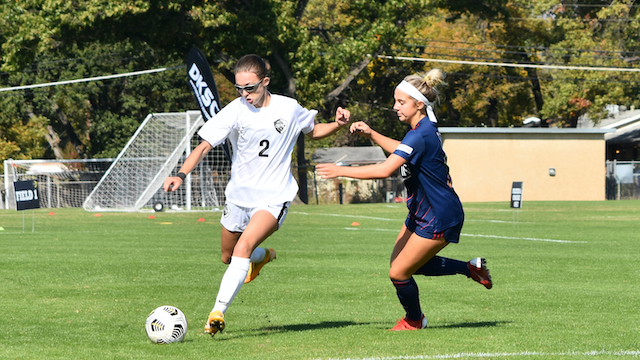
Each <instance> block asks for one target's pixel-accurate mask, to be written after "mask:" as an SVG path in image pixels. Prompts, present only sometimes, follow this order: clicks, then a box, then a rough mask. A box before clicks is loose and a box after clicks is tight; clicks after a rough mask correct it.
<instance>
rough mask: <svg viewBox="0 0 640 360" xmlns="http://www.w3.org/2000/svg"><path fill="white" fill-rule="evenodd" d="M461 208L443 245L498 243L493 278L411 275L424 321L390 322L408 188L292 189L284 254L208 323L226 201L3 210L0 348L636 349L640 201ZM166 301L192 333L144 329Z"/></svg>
mask: <svg viewBox="0 0 640 360" xmlns="http://www.w3.org/2000/svg"><path fill="white" fill-rule="evenodd" d="M51 211H52V212H54V214H53V215H50V214H49V212H51ZM465 212H466V222H465V226H464V228H463V230H462V232H463V236H462V238H461V241H460V244H457V245H450V246H448V247H447V248H446V249H445V250H444V251H443V252H442V253H441V255H443V256H448V257H453V258H459V259H464V260H468V259H471V258H473V257H475V256H484V257H486V258H487V260H488V266H489V268H490V269H491V273H492V276H493V278H494V288H493V289H492V290H486V289H484V287H482V286H481V285H479V284H477V283H475V282H473V281H472V280H469V279H467V278H465V277H464V276H460V275H458V276H453V277H452V276H447V277H435V278H426V277H420V276H418V277H416V281H417V282H418V285H419V286H420V290H421V294H420V295H421V299H422V306H423V311H424V312H425V314H426V315H427V317H428V319H429V328H428V329H425V330H422V331H413V332H389V331H386V330H387V329H389V328H390V327H392V326H393V325H394V324H395V320H396V319H398V318H400V317H401V316H402V315H403V311H402V308H401V307H400V305H399V304H398V301H397V298H396V295H395V290H394V288H393V286H392V285H391V283H390V281H389V279H388V259H389V254H390V252H391V247H392V245H393V241H394V239H395V236H396V234H397V231H398V229H399V227H400V226H401V224H402V221H403V219H404V216H405V215H406V208H405V207H404V204H360V205H321V206H304V205H294V206H292V207H291V210H290V212H289V215H288V218H287V221H286V222H285V225H284V227H283V228H282V229H281V230H280V231H278V232H276V233H275V234H274V235H273V236H272V237H271V238H269V239H268V240H267V242H265V244H264V245H265V246H269V247H273V248H275V249H276V250H277V251H278V259H277V260H276V261H274V262H273V263H271V264H269V265H267V266H266V267H265V268H264V269H263V271H262V272H261V275H260V277H258V279H256V280H255V281H254V282H252V283H250V284H246V285H245V286H244V287H243V288H242V290H241V292H240V294H239V295H238V297H237V298H236V299H235V301H234V303H233V304H232V306H231V307H230V309H229V311H228V312H227V317H226V318H227V329H226V330H225V332H224V333H221V334H218V335H216V337H215V338H213V339H212V338H210V337H209V336H208V335H205V334H203V331H202V329H203V326H204V321H205V320H206V316H207V315H208V313H209V311H210V309H211V307H212V306H213V302H214V300H215V295H216V292H217V289H218V285H219V282H220V278H221V276H222V274H223V272H224V270H225V265H223V264H222V263H221V262H220V250H219V232H220V224H219V217H220V213H175V212H174V213H168V212H164V213H156V214H153V215H154V216H155V218H153V219H150V218H149V216H150V215H151V214H150V213H102V214H101V216H96V214H94V213H88V212H84V211H83V210H81V209H53V210H52V209H39V210H29V211H26V212H24V213H23V212H16V211H6V210H3V211H0V226H1V227H3V228H4V230H3V231H0V249H2V250H1V252H0V278H1V280H0V303H1V304H2V308H3V309H4V316H3V319H4V321H3V322H2V323H3V327H2V331H0V358H1V359H43V358H46V359H97V358H100V359H158V358H162V359H204V358H210V359H261V360H262V359H442V358H473V359H519V358H524V359H568V358H570V359H574V358H589V359H592V358H593V359H608V358H611V359H613V358H615V359H619V358H621V357H629V358H631V357H640V311H638V307H639V305H640V281H639V280H638V279H639V278H640V266H638V260H639V259H638V257H639V255H640V231H639V230H640V202H639V201H607V202H604V201H603V202H527V203H525V204H524V208H523V209H520V210H514V209H509V204H508V203H481V204H478V203H469V204H465ZM200 218H202V219H204V220H205V221H198V220H199V219H200ZM353 222H358V223H359V226H355V225H352V223H353ZM23 228H24V230H23ZM32 229H33V230H34V231H33V232H32ZM165 304H170V305H175V306H177V307H179V308H180V309H181V310H182V311H183V312H184V313H185V314H186V316H187V319H188V320H189V331H188V333H187V336H186V339H185V341H184V342H183V343H179V344H171V345H155V344H152V343H151V342H149V341H148V340H147V337H146V334H145V331H144V322H145V319H146V317H147V315H148V313H149V312H150V311H151V310H153V309H154V308H156V307H158V306H160V305H165Z"/></svg>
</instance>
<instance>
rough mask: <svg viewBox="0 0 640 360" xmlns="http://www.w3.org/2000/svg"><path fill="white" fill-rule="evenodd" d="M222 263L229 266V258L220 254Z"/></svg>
mask: <svg viewBox="0 0 640 360" xmlns="http://www.w3.org/2000/svg"><path fill="white" fill-rule="evenodd" d="M222 262H223V263H225V264H227V265H229V264H231V256H229V255H226V254H222Z"/></svg>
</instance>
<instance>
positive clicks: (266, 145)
mask: <svg viewBox="0 0 640 360" xmlns="http://www.w3.org/2000/svg"><path fill="white" fill-rule="evenodd" d="M260 146H261V147H263V149H262V150H260V153H259V154H258V156H262V157H269V154H266V151H267V150H268V149H269V140H262V141H260Z"/></svg>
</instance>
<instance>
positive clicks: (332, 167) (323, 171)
mask: <svg viewBox="0 0 640 360" xmlns="http://www.w3.org/2000/svg"><path fill="white" fill-rule="evenodd" d="M338 170H339V167H338V166H337V165H336V164H328V163H327V164H318V165H316V172H317V173H318V175H320V176H321V177H322V178H323V179H333V178H335V177H338V176H339V175H338Z"/></svg>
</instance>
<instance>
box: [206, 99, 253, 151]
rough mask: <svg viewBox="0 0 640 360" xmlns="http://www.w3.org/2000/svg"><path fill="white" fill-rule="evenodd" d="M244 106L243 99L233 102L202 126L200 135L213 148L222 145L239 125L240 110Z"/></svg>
mask: <svg viewBox="0 0 640 360" xmlns="http://www.w3.org/2000/svg"><path fill="white" fill-rule="evenodd" d="M242 106H243V104H242V101H241V98H237V99H235V100H233V101H232V102H230V103H229V104H228V105H227V106H225V107H224V108H223V109H222V110H220V111H219V112H218V113H217V114H216V115H215V116H214V117H213V118H211V119H210V120H209V121H207V122H206V123H205V124H204V125H202V127H201V128H200V130H198V135H200V137H201V138H202V139H203V140H205V141H206V142H208V143H209V144H211V146H213V147H216V146H218V145H220V144H222V143H223V142H224V141H225V139H226V138H227V137H229V135H230V133H231V131H232V130H233V128H234V126H235V124H236V123H237V117H238V115H239V110H240V109H241V107H242Z"/></svg>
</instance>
